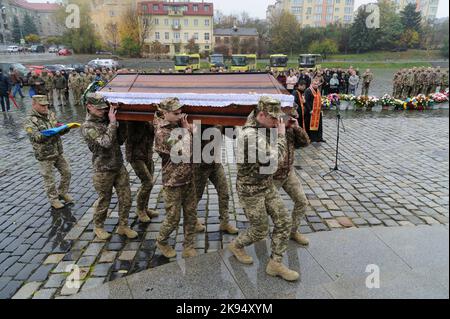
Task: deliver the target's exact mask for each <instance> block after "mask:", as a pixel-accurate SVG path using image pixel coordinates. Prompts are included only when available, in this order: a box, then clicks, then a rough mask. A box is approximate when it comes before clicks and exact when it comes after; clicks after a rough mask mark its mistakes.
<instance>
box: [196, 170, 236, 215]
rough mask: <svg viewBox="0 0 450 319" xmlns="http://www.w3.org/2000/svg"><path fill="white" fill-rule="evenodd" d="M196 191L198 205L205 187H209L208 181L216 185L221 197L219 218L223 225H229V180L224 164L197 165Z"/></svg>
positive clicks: (218, 194)
mask: <svg viewBox="0 0 450 319" xmlns="http://www.w3.org/2000/svg"><path fill="white" fill-rule="evenodd" d="M194 178H195V182H194V183H195V189H196V195H197V205H198V203H199V202H200V200H201V199H202V197H203V193H204V191H205V187H206V186H207V185H208V180H210V181H211V183H212V184H213V185H214V188H215V189H216V191H217V196H218V197H219V218H220V221H221V222H222V223H228V222H229V220H230V217H229V211H228V209H229V201H230V193H229V191H228V184H227V178H226V176H225V169H224V167H223V165H222V164H220V163H218V164H211V165H202V164H197V165H195V169H194Z"/></svg>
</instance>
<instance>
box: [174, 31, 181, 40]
mask: <svg viewBox="0 0 450 319" xmlns="http://www.w3.org/2000/svg"><path fill="white" fill-rule="evenodd" d="M173 38H174V39H175V40H180V32H174V33H173Z"/></svg>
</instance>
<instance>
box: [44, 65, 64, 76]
mask: <svg viewBox="0 0 450 319" xmlns="http://www.w3.org/2000/svg"><path fill="white" fill-rule="evenodd" d="M44 67H45V68H46V69H47V70H48V71H49V72H51V73H52V74H53V75H55V73H56V72H61V71H62V70H65V69H66V66H65V65H63V64H51V65H44Z"/></svg>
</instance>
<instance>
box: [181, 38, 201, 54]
mask: <svg viewBox="0 0 450 319" xmlns="http://www.w3.org/2000/svg"><path fill="white" fill-rule="evenodd" d="M184 49H185V50H186V52H187V53H188V54H196V53H199V52H200V46H199V45H198V44H197V43H195V38H191V39H190V40H189V41H188V43H187V44H186V45H185V46H184Z"/></svg>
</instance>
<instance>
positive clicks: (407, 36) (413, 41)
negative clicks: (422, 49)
mask: <svg viewBox="0 0 450 319" xmlns="http://www.w3.org/2000/svg"><path fill="white" fill-rule="evenodd" d="M419 43H420V36H419V33H418V32H417V31H414V30H410V29H409V30H406V31H405V32H403V34H402V36H401V38H400V46H401V47H402V48H414V47H417V45H418V44H419Z"/></svg>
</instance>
